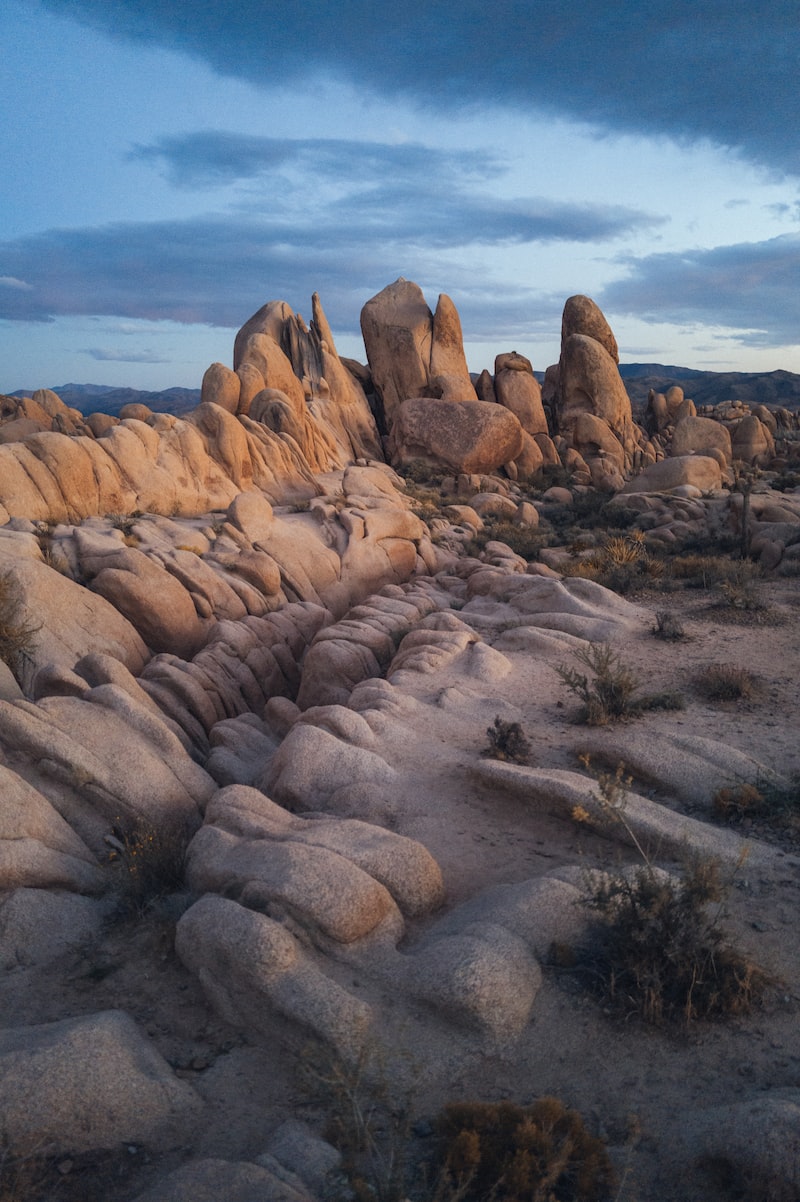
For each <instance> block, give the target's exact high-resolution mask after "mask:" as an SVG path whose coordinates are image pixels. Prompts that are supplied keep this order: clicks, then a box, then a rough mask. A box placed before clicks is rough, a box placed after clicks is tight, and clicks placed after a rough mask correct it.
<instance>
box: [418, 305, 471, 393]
mask: <svg viewBox="0 0 800 1202" xmlns="http://www.w3.org/2000/svg"><path fill="white" fill-rule="evenodd" d="M439 376H445V377H448V379H450V381H451V388H453V391H454V392H455V391H458V392H460V394H461V395H460V396H458V398H457V399H459V400H462V401H476V400H477V399H478V396H477V393H476V392H475V386H474V385H473V383H472V380H471V379H470V374H469V368H468V367H467V359H466V356H465V354H464V340H463V336H462V333H461V320H460V318H459V316H458V310H457V309H456V307H455V305H454V304H453V302H452V301H451V299H450V297H449V296H447V295H446V294H445V293H444V292H443V293H442V294H441V295H440V297H439V300H438V302H437V305H436V312H435V313H434V315H433V341H432V344H431V358H430V368H429V377H430V379H431V380H435V379H436V378H437V377H439Z"/></svg>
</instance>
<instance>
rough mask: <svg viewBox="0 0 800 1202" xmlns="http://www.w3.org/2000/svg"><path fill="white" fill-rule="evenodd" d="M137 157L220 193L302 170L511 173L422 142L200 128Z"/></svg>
mask: <svg viewBox="0 0 800 1202" xmlns="http://www.w3.org/2000/svg"><path fill="white" fill-rule="evenodd" d="M129 158H131V159H134V160H143V161H151V162H156V163H161V164H163V166H164V167H165V168H166V172H167V175H168V178H169V179H170V180H171V182H172V183H174V184H176V185H177V186H179V187H184V188H208V187H217V186H219V185H220V184H229V183H232V182H234V181H237V180H250V179H256V178H258V177H259V176H265V177H270V176H273V175H275V174H276V173H280V172H285V171H287V170H290V169H292V170H299V171H301V172H303V173H304V174H311V175H313V176H314V177H316V179H318V180H319V179H325V180H328V181H331V180H333V181H337V182H346V183H348V184H349V185H350V186H352V185H353V183H354V182H355V181H356V180H377V179H385V178H386V177H387V176H390V177H391V179H392V180H393V181H394V182H395V183H402V182H406V183H408V182H411V181H417V180H420V179H425V178H428V179H431V178H442V177H445V178H447V179H453V178H455V179H458V180H459V181H461V182H462V183H463V182H466V181H469V180H488V179H491V178H492V176H494V175H496V174H497V173H498V172H499V171H502V170H503V164H502V161H501V159H500V158H499V157H498V156H496V155H494V154H492V153H490V152H488V151H485V150H474V151H472V150H461V151H448V150H440V149H438V148H434V147H430V146H424V145H421V144H420V143H416V142H402V143H391V142H369V141H363V142H362V141H355V140H352V139H345V138H270V137H260V136H257V135H250V134H240V133H235V132H232V131H225V130H195V131H192V132H189V133H186V134H180V135H175V136H172V137H164V138H160V139H158V141H156V142H154V143H150V144H141V143H140V144H137V145H136V146H134V147H132V149H131V151H130V153H129Z"/></svg>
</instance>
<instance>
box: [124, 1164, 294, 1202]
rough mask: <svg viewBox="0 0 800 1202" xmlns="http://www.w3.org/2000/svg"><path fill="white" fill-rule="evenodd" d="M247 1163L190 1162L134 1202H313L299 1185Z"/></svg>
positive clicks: (260, 1166)
mask: <svg viewBox="0 0 800 1202" xmlns="http://www.w3.org/2000/svg"><path fill="white" fill-rule="evenodd" d="M285 1176H286V1174H281V1176H280V1177H278V1176H277V1175H276V1174H275V1173H274V1172H273V1171H272V1170H271V1169H270V1168H269V1167H267V1166H266V1165H260V1164H253V1163H251V1162H250V1161H247V1160H239V1161H231V1160H217V1159H213V1158H211V1157H208V1158H204V1159H202V1160H193V1161H191V1163H189V1164H185V1165H182V1167H181V1168H179V1169H175V1171H174V1172H172V1173H170V1174H169V1175H168V1176H167V1177H165V1178H164V1179H163V1180H162V1181H159V1182H158V1184H157V1185H154V1186H152V1187H151V1188H150V1189H148V1190H145V1192H144V1193H143V1194H139V1195H138V1196H137V1197H136V1199H135V1202H221V1200H222V1199H224V1202H315V1199H313V1198H312V1197H311V1196H310V1195H309V1193H308V1192H307V1191H306V1190H305V1188H303V1185H302V1183H301V1182H296V1183H295V1182H293V1183H290V1182H288V1181H286V1180H285Z"/></svg>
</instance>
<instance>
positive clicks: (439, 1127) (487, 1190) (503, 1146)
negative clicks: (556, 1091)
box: [434, 1098, 615, 1202]
mask: <svg viewBox="0 0 800 1202" xmlns="http://www.w3.org/2000/svg"><path fill="white" fill-rule="evenodd" d="M435 1127H436V1133H437V1135H438V1138H439V1153H438V1157H439V1159H438V1163H439V1166H440V1169H439V1174H440V1175H439V1180H438V1184H437V1189H436V1192H435V1194H434V1202H456V1200H463V1202H487V1200H489V1199H496V1200H497V1202H501V1200H502V1202H604V1200H605V1199H610V1198H611V1197H612V1196H613V1191H614V1187H615V1178H614V1171H613V1168H612V1165H611V1161H610V1160H609V1157H608V1153H607V1151H606V1148H605V1145H604V1144H603V1142H602V1140H600V1139H598V1138H596V1137H595V1136H593V1135H590V1134H589V1132H588V1131H587V1130H586V1127H585V1126H584V1123H583V1120H582V1118H581V1116H580V1115H579V1114H578V1113H577V1111H575V1110H568V1109H567V1108H566V1107H565V1106H564V1104H563V1103H562V1102H561V1101H559V1099H558V1098H540V1099H539V1100H538V1101H536V1102H534V1103H533V1104H532V1105H531V1106H518V1105H515V1104H514V1103H512V1102H497V1103H481V1102H457V1103H453V1104H451V1105H449V1106H446V1107H445V1109H444V1110H443V1111H442V1114H441V1115H440V1116H439V1118H438V1119H437V1121H436V1124H435Z"/></svg>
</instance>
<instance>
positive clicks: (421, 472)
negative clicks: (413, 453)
mask: <svg viewBox="0 0 800 1202" xmlns="http://www.w3.org/2000/svg"><path fill="white" fill-rule="evenodd" d="M395 470H396V471H397V473H398V475H400V476H402V477H403V479H404V480H406V481H407V482H408V483H410V484H426V485H428V486H431V487H438V485H439V482H440V480H441V479H442V477H443V476H444V475H446V474H447V473H446V472H444V471H443V469H442V468H440V467H436V466H435V465H434V464H433V463H428V462H427V461H426V460H425V459H412V460H411V462H410V463H404V464H402V465H401V466H400V467H398V468H396V469H395Z"/></svg>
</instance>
